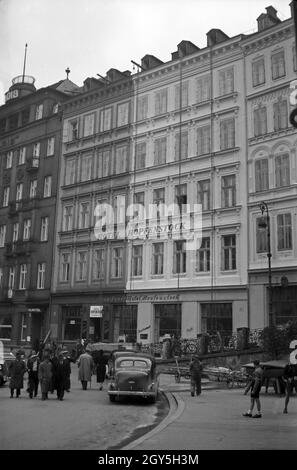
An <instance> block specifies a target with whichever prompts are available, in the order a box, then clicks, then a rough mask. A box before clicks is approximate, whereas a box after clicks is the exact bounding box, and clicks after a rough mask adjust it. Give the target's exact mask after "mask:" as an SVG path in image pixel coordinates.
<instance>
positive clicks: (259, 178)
mask: <svg viewBox="0 0 297 470" xmlns="http://www.w3.org/2000/svg"><path fill="white" fill-rule="evenodd" d="M255 182H256V184H255V189H256V192H257V191H265V190H266V189H268V188H269V175H268V159H267V158H261V159H260V160H256V161H255Z"/></svg>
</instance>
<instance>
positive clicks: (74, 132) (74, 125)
mask: <svg viewBox="0 0 297 470" xmlns="http://www.w3.org/2000/svg"><path fill="white" fill-rule="evenodd" d="M77 139H78V119H72V120H71V121H69V141H70V142H71V141H73V140H77Z"/></svg>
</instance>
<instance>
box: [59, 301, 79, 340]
mask: <svg viewBox="0 0 297 470" xmlns="http://www.w3.org/2000/svg"><path fill="white" fill-rule="evenodd" d="M62 314H63V319H64V338H63V339H64V341H77V340H78V339H80V338H81V326H82V320H81V307H63V309H62Z"/></svg>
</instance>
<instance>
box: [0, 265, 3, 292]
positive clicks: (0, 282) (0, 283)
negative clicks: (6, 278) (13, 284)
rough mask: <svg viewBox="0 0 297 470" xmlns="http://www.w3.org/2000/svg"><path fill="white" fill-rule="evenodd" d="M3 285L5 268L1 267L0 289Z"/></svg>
mask: <svg viewBox="0 0 297 470" xmlns="http://www.w3.org/2000/svg"><path fill="white" fill-rule="evenodd" d="M2 287H3V268H0V289H1V288H2Z"/></svg>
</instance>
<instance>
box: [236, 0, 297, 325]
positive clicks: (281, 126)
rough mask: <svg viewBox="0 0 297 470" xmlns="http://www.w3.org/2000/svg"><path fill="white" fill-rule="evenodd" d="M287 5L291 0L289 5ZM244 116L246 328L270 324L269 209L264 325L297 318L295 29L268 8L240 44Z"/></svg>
mask: <svg viewBox="0 0 297 470" xmlns="http://www.w3.org/2000/svg"><path fill="white" fill-rule="evenodd" d="M291 5H293V2H292V4H291ZM242 49H243V52H244V58H245V59H244V60H245V71H246V73H245V75H246V90H245V94H246V99H247V117H248V122H247V126H248V208H249V222H248V223H249V225H248V226H249V229H248V230H249V233H250V240H249V293H250V313H251V315H250V321H251V328H258V327H263V326H267V325H268V324H269V315H268V313H269V276H268V275H269V272H268V259H267V253H268V252H269V246H268V237H267V234H268V223H267V211H264V214H263V215H264V216H266V228H265V224H264V227H262V226H263V223H261V222H262V220H263V219H262V214H261V210H260V204H261V202H262V201H264V202H265V203H266V204H267V207H268V214H269V219H270V221H269V222H270V224H269V225H270V227H269V228H270V237H271V296H272V297H271V303H272V309H271V314H272V318H271V319H270V321H273V322H275V323H276V324H279V323H286V322H287V321H288V320H290V319H291V320H292V319H296V318H297V154H296V143H297V133H296V129H295V128H294V127H292V125H291V124H290V123H289V113H290V82H291V81H293V80H296V72H297V68H296V45H295V29H294V21H293V12H292V18H289V19H288V20H286V21H282V22H281V21H280V20H279V19H278V17H277V12H276V11H275V10H274V8H273V7H268V8H266V14H262V15H261V16H260V17H259V18H258V32H257V33H255V34H253V35H251V36H249V37H248V38H246V39H245V40H243V41H242Z"/></svg>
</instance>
